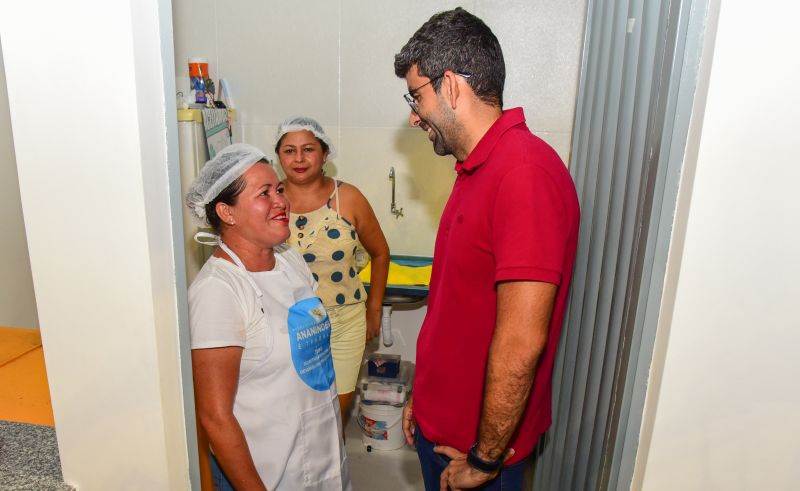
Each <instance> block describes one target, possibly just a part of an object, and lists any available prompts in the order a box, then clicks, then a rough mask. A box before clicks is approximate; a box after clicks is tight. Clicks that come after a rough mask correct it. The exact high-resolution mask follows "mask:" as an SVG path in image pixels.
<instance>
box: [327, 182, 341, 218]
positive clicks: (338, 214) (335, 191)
mask: <svg viewBox="0 0 800 491" xmlns="http://www.w3.org/2000/svg"><path fill="white" fill-rule="evenodd" d="M341 185H342V181H340V180H338V179H337V180H335V181H334V186H333V192H332V193H331V195H330V196H328V208H330V207H331V200H332V199H334V198H336V218H337V219H338V218H341V211H340V210H339V186H341Z"/></svg>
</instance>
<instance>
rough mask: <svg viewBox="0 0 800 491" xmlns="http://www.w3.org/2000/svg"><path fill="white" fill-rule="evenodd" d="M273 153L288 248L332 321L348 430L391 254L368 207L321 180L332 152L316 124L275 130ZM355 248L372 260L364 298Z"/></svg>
mask: <svg viewBox="0 0 800 491" xmlns="http://www.w3.org/2000/svg"><path fill="white" fill-rule="evenodd" d="M276 139H277V143H276V144H275V153H276V154H277V155H278V158H279V160H280V163H281V167H282V168H283V172H284V174H286V180H285V181H284V185H285V193H286V196H288V198H289V202H290V204H291V213H290V216H289V228H290V229H291V232H292V235H291V237H290V238H289V244H291V245H292V247H294V248H295V249H297V250H298V251H299V252H300V254H302V256H303V258H304V259H305V260H306V263H307V264H308V267H309V269H310V270H311V272H312V274H313V275H314V278H315V279H316V280H317V282H318V283H319V289H318V290H317V295H318V296H319V297H320V298H321V299H322V303H323V304H324V305H325V309H326V310H327V311H328V315H329V316H330V319H331V353H332V355H333V367H334V371H335V372H336V390H337V392H338V393H339V404H340V405H341V409H342V418H343V422H344V423H346V422H347V415H348V414H349V408H350V403H351V400H352V396H353V392H354V391H355V387H356V382H357V380H356V379H357V378H358V371H359V369H360V367H361V360H362V358H363V355H364V346H365V344H366V342H367V341H369V340H371V339H372V338H374V337H375V336H377V335H378V333H379V332H380V323H381V305H382V302H383V293H384V290H385V289H386V277H387V275H388V270H389V246H388V245H387V243H386V238H385V237H384V236H383V231H381V227H380V225H379V224H378V220H377V218H376V217H375V213H374V212H373V211H372V207H371V206H370V205H369V202H368V201H367V199H366V198H365V197H364V195H363V194H361V192H360V191H359V190H358V188H356V187H355V186H352V185H350V184H347V183H343V182H341V181H336V180H334V179H331V178H330V177H325V175H324V173H323V171H322V166H323V165H324V164H325V162H326V160H327V159H328V158H329V157H332V156H333V153H334V149H333V145H332V144H331V141H330V138H329V137H328V135H326V134H325V131H324V130H323V129H322V126H320V124H319V123H317V122H316V121H314V120H313V119H311V118H293V119H289V120H287V121H285V122H284V123H283V124H281V126H280V127H279V128H278V134H277V137H276ZM359 242H360V244H362V245H363V246H364V249H366V251H367V252H368V253H369V255H370V257H371V276H370V293H369V295H367V294H366V291H365V290H364V286H363V285H362V284H361V281H360V280H359V278H358V274H357V270H356V253H357V250H358V248H359Z"/></svg>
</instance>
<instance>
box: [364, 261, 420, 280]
mask: <svg viewBox="0 0 800 491" xmlns="http://www.w3.org/2000/svg"><path fill="white" fill-rule="evenodd" d="M370 266H372V263H370V264H367V266H366V267H365V268H364V269H363V270H361V272H360V273H358V276H359V278H361V281H363V282H364V283H369V275H370V271H372V268H371V267H370ZM430 282H431V266H430V265H428V266H402V265H400V264H397V263H395V262H389V279H388V280H387V281H386V284H388V285H420V286H428V285H429V284H430Z"/></svg>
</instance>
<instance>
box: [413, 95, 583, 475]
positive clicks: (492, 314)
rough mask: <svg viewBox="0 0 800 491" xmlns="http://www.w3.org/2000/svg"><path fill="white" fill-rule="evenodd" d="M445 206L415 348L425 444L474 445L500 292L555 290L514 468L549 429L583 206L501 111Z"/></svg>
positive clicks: (463, 165)
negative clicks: (510, 284) (513, 285)
mask: <svg viewBox="0 0 800 491" xmlns="http://www.w3.org/2000/svg"><path fill="white" fill-rule="evenodd" d="M456 172H457V173H458V176H457V178H456V181H455V184H454V185H453V191H452V193H451V194H450V199H449V200H448V202H447V206H446V207H445V210H444V213H443V214H442V219H441V222H440V224H439V232H438V235H437V237H436V247H435V250H434V256H433V273H432V276H431V286H430V296H429V298H428V312H427V315H426V316H425V321H424V322H423V324H422V329H421V331H420V334H419V338H418V340H417V368H416V376H415V380H414V416H415V418H416V420H417V424H418V425H419V426H420V428H422V432H423V433H424V435H425V437H426V438H427V439H428V440H431V441H433V442H436V443H439V444H443V445H448V446H451V447H454V448H457V449H458V450H460V451H462V452H466V451H467V450H468V449H469V447H470V445H472V443H473V442H475V441H476V439H477V435H478V422H479V420H480V413H481V403H482V400H483V389H484V376H485V373H486V361H487V358H488V353H489V344H490V343H491V340H492V335H493V333H494V329H495V320H496V316H497V291H496V288H495V285H496V283H497V282H498V281H505V280H531V281H544V282H548V283H553V284H555V285H558V287H559V288H558V293H557V297H556V302H555V308H554V311H553V317H552V320H551V322H550V331H549V335H548V338H547V344H546V347H545V350H544V352H543V353H542V356H541V357H540V360H539V364H538V367H537V369H536V374H535V376H534V380H533V387H532V390H531V395H530V398H529V400H528V405H527V407H526V409H525V411H524V413H523V415H522V419H521V420H520V423H519V425H518V427H517V430H516V432H515V434H514V436H513V437H512V439H511V442H510V444H509V445H510V446H511V447H513V448H514V450H515V451H516V453H515V455H514V457H513V458H511V459H510V460H509V461H508V464H513V463H515V462H518V461H519V460H521V459H522V458H524V457H526V456H527V455H529V454H530V453H531V451H532V450H533V448H534V446H535V445H536V441H537V440H538V438H539V436H540V435H541V434H542V433H543V432H544V431H545V430H546V429H547V428H548V426H549V425H550V411H551V402H550V400H551V392H552V390H551V385H552V384H551V375H552V371H553V360H554V358H555V353H556V347H557V345H558V337H559V333H560V331H561V323H562V321H563V318H564V308H565V306H566V303H567V293H568V290H569V283H570V278H571V275H572V265H573V262H574V259H575V250H576V247H577V242H578V221H579V210H578V199H577V195H576V193H575V186H574V185H573V182H572V178H571V177H570V175H569V172H568V171H567V168H566V167H565V166H564V164H563V162H562V161H561V159H560V158H559V156H558V155H557V154H556V152H555V151H554V150H553V149H552V148H550V146H548V145H547V144H546V143H545V142H544V141H542V140H541V139H539V138H538V137H536V136H534V135H533V134H532V133H531V132H530V130H528V127H527V126H526V125H525V116H524V114H523V112H522V109H521V108H516V109H511V110H508V111H504V112H503V115H502V116H501V117H500V119H498V120H497V121H496V122H495V123H494V125H493V126H492V127H491V128H490V129H489V131H488V132H487V133H486V134H485V135H484V136H483V138H482V139H481V141H480V142H479V143H478V145H477V146H476V147H475V149H474V150H473V151H472V153H470V155H469V157H468V158H467V159H466V160H465V161H464V162H457V163H456Z"/></svg>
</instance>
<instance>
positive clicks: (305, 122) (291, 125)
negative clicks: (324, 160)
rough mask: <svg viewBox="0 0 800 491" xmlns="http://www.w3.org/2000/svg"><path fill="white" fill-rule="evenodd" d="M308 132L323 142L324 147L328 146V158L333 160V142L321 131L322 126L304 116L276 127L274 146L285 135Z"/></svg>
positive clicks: (334, 154)
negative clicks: (294, 132)
mask: <svg viewBox="0 0 800 491" xmlns="http://www.w3.org/2000/svg"><path fill="white" fill-rule="evenodd" d="M303 130H306V131H310V132H311V133H313V134H314V136H316V137H317V138H319V139H320V140H322V141H324V142H325V144H326V145H328V158H333V157H335V156H336V149H334V148H333V142H331V138H330V137H329V136H328V135H327V134H325V130H324V129H322V125H321V124H319V123H317V121H316V120H314V119H312V118H307V117H305V116H299V117H296V118H289V119H287V120H286V121H284V122H283V123H281V125H280V126H278V133H277V134H276V135H275V144H276V145H277V143H278V142H279V141H281V138H282V137H283V135H285V134H286V133H291V132H293V131H303Z"/></svg>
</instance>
